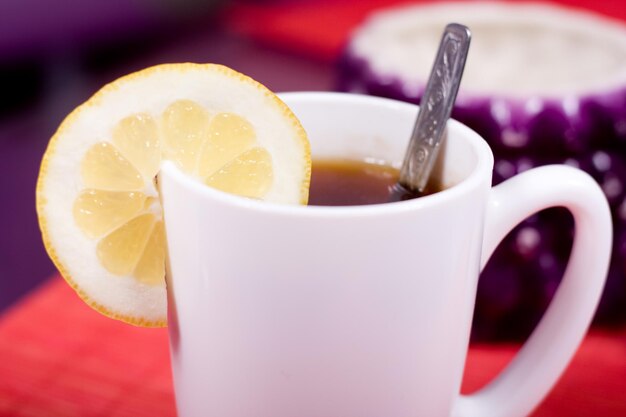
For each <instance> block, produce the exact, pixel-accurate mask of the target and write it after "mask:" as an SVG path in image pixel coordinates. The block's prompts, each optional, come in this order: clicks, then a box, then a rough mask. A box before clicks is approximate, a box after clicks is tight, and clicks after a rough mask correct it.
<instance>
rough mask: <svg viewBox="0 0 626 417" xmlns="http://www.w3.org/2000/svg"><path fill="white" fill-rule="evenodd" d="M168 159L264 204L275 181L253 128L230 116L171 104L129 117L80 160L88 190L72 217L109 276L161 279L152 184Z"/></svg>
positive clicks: (147, 280) (269, 160) (161, 253)
mask: <svg viewBox="0 0 626 417" xmlns="http://www.w3.org/2000/svg"><path fill="white" fill-rule="evenodd" d="M163 159H167V160H172V161H174V162H175V163H176V164H177V165H178V166H179V167H180V168H181V169H182V170H183V171H185V172H187V173H188V174H190V175H193V176H195V177H197V178H199V179H200V180H202V181H203V182H204V183H205V184H207V185H209V186H212V187H214V188H217V189H220V190H223V191H227V192H229V193H233V194H237V195H241V196H245V197H250V198H262V197H263V196H264V195H265V193H266V192H267V191H268V190H269V189H270V187H271V185H272V180H273V169H272V158H271V155H270V154H269V152H268V151H267V150H266V149H265V148H262V147H260V146H258V143H257V141H256V134H255V130H254V127H253V126H252V125H251V124H250V123H249V122H248V121H247V120H246V119H245V118H243V117H241V116H239V115H236V114H232V113H217V114H211V113H210V112H209V111H207V110H206V109H205V108H204V107H203V106H201V105H200V104H198V103H196V102H193V101H191V100H177V101H174V102H173V103H171V104H170V105H169V106H167V108H166V109H165V111H164V112H163V114H161V115H158V117H155V116H153V115H150V114H147V113H137V114H132V115H129V116H127V117H125V118H123V119H122V120H120V121H119V122H118V123H117V124H116V125H115V127H114V128H113V131H112V135H111V138H110V139H109V140H104V141H100V142H97V143H95V144H94V145H92V146H91V147H90V148H89V149H88V150H87V152H86V153H85V155H84V157H83V158H82V161H81V167H80V168H81V178H82V182H83V184H84V189H83V190H82V191H81V192H80V193H79V195H78V197H77V198H76V199H75V201H74V205H73V216H74V220H75V222H76V224H77V226H78V227H79V229H80V230H81V231H82V232H83V233H84V234H85V235H86V236H88V237H90V238H94V239H99V241H98V244H97V256H98V260H99V261H100V264H101V265H102V266H103V267H104V268H105V269H106V270H107V271H109V272H110V273H111V274H114V275H132V276H133V277H134V278H135V279H137V280H139V281H140V282H142V283H145V284H148V285H159V284H160V283H161V282H162V280H163V276H164V266H163V265H164V259H165V244H164V233H163V224H162V219H161V213H160V208H158V207H157V206H158V203H157V200H156V188H155V186H154V180H155V177H156V175H157V173H158V170H159V166H160V163H161V161H162V160H163Z"/></svg>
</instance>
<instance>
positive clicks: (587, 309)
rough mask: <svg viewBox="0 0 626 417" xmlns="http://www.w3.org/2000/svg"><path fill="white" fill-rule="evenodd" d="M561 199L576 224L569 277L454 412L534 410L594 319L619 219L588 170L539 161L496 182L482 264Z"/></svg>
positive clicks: (470, 415)
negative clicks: (514, 348) (522, 338)
mask: <svg viewBox="0 0 626 417" xmlns="http://www.w3.org/2000/svg"><path fill="white" fill-rule="evenodd" d="M555 206H562V207H565V208H567V209H568V210H569V211H570V212H571V213H572V215H573V217H574V221H575V225H576V226H575V237H574V244H573V247H572V252H571V255H570V259H569V262H568V264H567V268H566V270H565V275H564V277H563V280H562V281H561V284H560V285H559V288H558V290H557V292H556V294H555V295H554V298H553V300H552V302H551V303H550V305H549V306H548V309H547V311H546V313H545V314H544V316H543V318H542V319H541V321H540V323H539V324H538V326H537V327H536V328H535V330H534V331H533V333H532V334H531V336H530V337H529V338H528V340H527V341H526V343H525V344H524V345H523V346H522V348H521V349H520V351H519V352H518V353H517V355H516V356H515V357H514V358H513V360H512V361H511V362H510V363H509V365H508V366H507V367H506V368H505V369H504V370H503V371H502V372H501V373H500V374H499V375H498V376H497V377H496V378H495V379H494V380H493V381H491V382H490V383H489V384H488V385H487V386H485V387H484V388H482V389H481V390H479V391H478V392H476V393H474V394H472V395H460V396H459V397H458V398H457V401H456V402H455V404H454V407H453V412H452V415H453V416H454V417H517V416H520V417H521V416H526V415H528V414H530V413H531V412H532V410H533V409H534V408H535V407H536V406H537V405H538V404H539V402H540V401H541V400H542V399H543V398H544V396H545V395H546V394H547V393H548V391H549V390H550V389H551V388H552V386H553V385H554V384H555V383H556V381H557V380H558V378H559V377H560V375H561V373H562V372H563V371H564V370H565V367H566V366H567V364H568V363H569V361H570V360H571V358H572V356H573V355H574V353H575V352H576V349H577V348H578V346H579V344H580V342H581V341H582V339H583V337H584V335H585V333H586V331H587V329H588V327H589V324H590V323H591V319H592V318H593V315H594V313H595V309H596V307H597V305H598V301H599V299H600V295H601V294H602V289H603V287H604V282H605V279H606V273H607V270H608V265H609V258H610V254H611V243H612V223H611V213H610V210H609V206H608V203H607V201H606V198H605V196H604V194H603V192H602V190H601V189H600V187H599V186H598V185H597V184H596V183H595V181H594V180H593V179H592V178H591V177H590V176H589V175H588V174H586V173H585V172H583V171H581V170H578V169H575V168H572V167H568V166H563V165H550V166H544V167H539V168H534V169H531V170H529V171H526V172H524V173H522V174H519V175H517V176H515V177H513V178H511V179H509V180H507V181H505V182H503V183H502V184H500V185H498V186H496V187H494V188H492V190H491V195H490V198H489V202H488V207H487V212H486V217H485V233H484V238H483V257H482V259H481V269H482V268H483V267H484V265H485V264H486V263H487V260H488V259H489V257H490V256H491V254H492V253H493V251H494V250H495V248H496V247H497V246H498V244H499V243H500V241H501V240H502V239H503V238H504V237H505V236H506V235H507V233H509V232H510V231H511V229H513V227H514V226H515V225H517V224H518V223H519V222H521V221H522V220H524V219H525V218H526V217H528V216H530V215H532V214H534V213H536V212H538V211H540V210H543V209H546V208H549V207H555Z"/></svg>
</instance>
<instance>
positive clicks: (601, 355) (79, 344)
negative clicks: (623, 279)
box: [0, 277, 626, 417]
mask: <svg viewBox="0 0 626 417" xmlns="http://www.w3.org/2000/svg"><path fill="white" fill-rule="evenodd" d="M517 349H518V346H517V345H494V346H491V345H480V346H472V348H471V349H470V352H469V357H468V365H467V369H466V375H465V380H464V384H463V387H464V388H463V390H464V392H470V391H472V390H474V389H476V388H477V387H480V386H482V385H483V384H484V383H485V382H486V381H488V380H490V379H491V378H492V377H493V375H495V374H496V373H497V372H498V371H499V370H500V369H502V367H503V366H504V365H505V364H506V363H507V362H508V361H509V360H510V358H511V357H512V356H513V355H514V353H515V351H516V350H517ZM175 415H176V411H175V407H174V395H173V392H172V380H171V372H170V365H169V352H168V342H167V331H166V329H142V328H136V327H133V326H129V325H126V324H123V323H119V322H117V321H114V320H111V319H108V318H106V317H103V316H101V315H100V314H98V313H96V312H95V311H93V310H91V309H90V308H89V307H87V306H86V305H85V304H84V303H83V302H82V301H81V300H80V299H79V298H78V297H77V296H76V295H75V294H74V292H73V291H72V290H71V289H70V288H69V287H68V286H67V285H66V284H65V283H64V282H63V280H62V279H60V278H59V277H54V278H53V279H51V280H50V281H49V282H47V283H46V284H45V285H43V286H42V287H41V288H39V289H38V290H37V291H35V292H33V293H32V294H31V295H30V296H29V297H27V298H26V299H25V300H23V301H22V302H21V303H19V304H17V305H16V306H14V307H13V308H12V309H10V310H8V311H7V312H6V313H5V314H4V315H3V316H2V317H0V417H27V416H28V417H35V416H36V417H73V416H76V417H78V416H80V417H100V416H102V417H105V416H106V417H123V416H128V417H131V416H132V417H169V416H175ZM590 415H593V416H594V417H623V416H626V329H623V330H620V331H615V332H599V331H594V332H592V333H591V334H590V335H589V336H587V338H586V339H585V341H584V343H583V345H582V346H581V348H580V350H579V352H578V354H577V355H576V357H575V359H574V361H573V362H572V364H571V365H570V367H569V368H568V370H567V371H566V373H565V374H564V376H563V377H562V378H561V380H560V381H559V383H558V384H557V386H556V388H555V389H554V390H553V391H552V392H551V393H550V394H549V396H548V397H547V399H546V400H545V401H544V403H543V404H541V406H540V407H539V409H538V410H537V411H536V412H535V413H534V414H533V416H534V417H562V416H567V417H578V416H580V417H582V416H590Z"/></svg>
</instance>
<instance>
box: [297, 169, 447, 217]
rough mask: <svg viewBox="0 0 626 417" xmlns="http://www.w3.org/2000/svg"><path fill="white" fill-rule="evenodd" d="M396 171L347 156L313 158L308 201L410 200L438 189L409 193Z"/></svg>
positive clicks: (340, 203)
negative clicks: (399, 181)
mask: <svg viewBox="0 0 626 417" xmlns="http://www.w3.org/2000/svg"><path fill="white" fill-rule="evenodd" d="M399 176H400V171H399V170H398V169H396V168H394V167H391V166H389V165H381V164H374V163H369V162H365V161H359V160H349V159H317V160H313V163H312V172H311V186H310V189H309V205H312V206H359V205H368V204H384V203H391V202H395V201H403V200H410V199H413V198H417V197H422V196H424V195H428V194H432V193H434V192H437V191H439V189H438V188H437V187H433V186H429V187H427V189H426V190H425V191H424V192H423V193H413V192H411V191H409V190H406V189H404V188H402V187H400V186H399V185H398V177H399Z"/></svg>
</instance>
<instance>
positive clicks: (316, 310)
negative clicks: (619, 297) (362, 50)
mask: <svg viewBox="0 0 626 417" xmlns="http://www.w3.org/2000/svg"><path fill="white" fill-rule="evenodd" d="M283 98H284V100H285V101H286V102H287V104H288V105H289V106H290V107H291V108H292V109H293V110H294V112H295V113H296V115H297V116H298V117H299V118H300V120H301V121H302V123H303V125H304V127H305V129H306V130H307V131H308V133H309V136H310V140H311V146H312V152H313V155H314V157H315V156H344V157H345V156H350V157H357V158H358V157H372V156H373V157H375V158H377V159H384V160H388V161H394V162H395V163H396V164H398V163H399V162H400V161H401V160H402V154H403V152H404V148H405V146H406V144H407V140H408V138H409V134H410V131H411V128H412V124H413V121H414V119H415V116H416V113H417V107H415V106H412V105H409V104H405V103H399V102H394V101H389V100H385V99H380V98H372V97H366V96H357V95H341V94H334V93H290V94H284V95H283ZM448 131H449V135H448V139H447V147H446V149H445V155H446V158H445V160H446V166H445V168H444V172H445V174H444V182H445V183H446V184H448V186H449V188H447V189H446V190H445V191H442V192H440V193H437V194H434V195H431V196H428V197H424V198H420V199H416V200H411V201H405V202H401V203H393V204H385V205H377V206H362V207H339V208H336V207H335V208H334V207H301V206H281V205H272V204H268V203H263V202H258V201H252V200H247V199H243V198H238V197H234V196H230V195H226V194H223V193H221V192H218V191H215V190H211V189H208V188H206V187H204V186H202V185H201V184H199V183H197V182H195V181H194V180H192V179H189V178H187V177H186V176H185V175H184V174H182V173H181V172H180V171H178V170H177V169H176V168H175V167H174V166H173V165H165V166H164V167H163V169H162V173H161V176H160V185H161V191H162V198H163V209H164V216H165V223H166V232H167V241H168V248H169V265H168V295H169V312H170V317H169V326H170V327H169V331H170V339H171V350H172V369H173V375H174V384H175V392H176V402H177V407H178V412H179V415H180V416H181V417H197V416H205V417H381V416H387V417H415V416H429V417H437V416H455V417H465V416H468V417H469V416H472V417H473V416H476V417H478V416H480V417H496V416H498V417H500V416H501V417H515V416H523V415H526V414H528V413H529V412H530V411H531V410H532V409H533V408H534V407H535V406H536V405H537V404H538V402H539V401H541V399H542V398H543V397H544V396H545V394H546V393H547V392H548V390H549V389H550V388H551V387H552V385H553V384H554V382H555V381H556V380H557V378H558V377H559V375H560V374H561V372H562V371H563V370H564V368H565V367H566V365H567V363H568V362H569V360H570V359H571V357H572V355H573V353H574V351H575V349H576V347H577V346H578V344H579V343H580V341H581V339H582V337H583V335H584V333H585V331H586V330H587V327H588V325H589V323H590V320H591V318H592V315H593V312H594V310H595V307H596V305H597V302H598V298H599V296H600V293H601V290H602V287H603V283H604V279H605V275H606V270H607V267H608V260H609V255H610V243H611V236H612V231H611V219H610V214H609V209H608V205H607V203H606V200H605V198H604V195H603V194H602V192H601V190H600V189H599V188H598V186H597V185H596V184H595V183H594V182H593V180H592V179H591V178H590V177H589V176H588V175H587V174H584V173H583V172H581V171H577V170H575V169H573V168H569V167H564V166H550V167H544V168H538V169H535V170H531V171H529V172H527V173H524V174H522V175H519V176H518V177H515V178H513V179H511V180H510V181H508V182H506V183H504V184H502V185H500V186H498V187H495V188H493V189H492V188H491V170H492V165H493V157H492V154H491V151H490V149H489V148H488V146H487V144H486V143H485V142H484V141H483V140H482V139H481V138H480V137H479V136H478V135H477V134H476V133H474V132H473V131H471V130H470V129H468V128H467V127H465V126H462V125H460V124H459V123H456V122H454V121H452V122H450V123H449V126H448ZM555 205H562V206H565V207H567V208H568V209H569V210H570V211H571V212H572V213H573V215H574V218H575V220H576V238H575V243H574V249H573V254H572V259H571V261H570V264H569V266H568V269H567V272H566V276H565V277H564V280H563V283H562V285H561V287H560V289H559V290H558V292H557V294H556V296H555V299H554V301H553V302H552V305H551V306H550V308H549V310H548V313H547V314H546V317H545V318H544V320H542V322H541V324H540V325H539V327H538V328H537V329H536V331H535V332H534V334H533V335H532V336H531V338H530V340H529V341H528V342H527V343H526V344H525V346H524V348H523V349H522V351H521V352H520V353H519V354H518V356H517V357H516V359H515V360H514V361H513V362H512V363H511V365H510V366H509V367H508V368H506V370H505V371H504V372H503V373H502V374H501V375H500V376H499V377H498V378H497V379H496V380H495V381H494V382H492V383H491V384H490V385H488V386H487V387H486V388H484V389H483V390H481V391H479V392H478V393H477V394H475V395H471V396H460V395H459V389H460V384H461V377H462V373H463V366H464V362H465V357H466V352H467V345H468V339H469V332H470V325H471V318H472V310H473V307H474V298H475V292H476V285H477V281H478V276H479V271H480V268H481V267H482V265H484V264H485V262H486V259H488V257H489V256H490V254H491V253H492V251H493V250H494V248H495V247H496V246H497V244H498V243H499V241H500V240H501V239H502V238H503V237H504V235H505V234H506V233H507V232H508V231H509V230H510V229H511V228H512V227H514V226H515V225H516V224H517V223H518V222H519V221H521V220H522V219H524V218H525V217H527V216H529V215H531V214H532V213H534V212H536V211H537V210H540V209H543V208H545V207H549V206H555Z"/></svg>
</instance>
